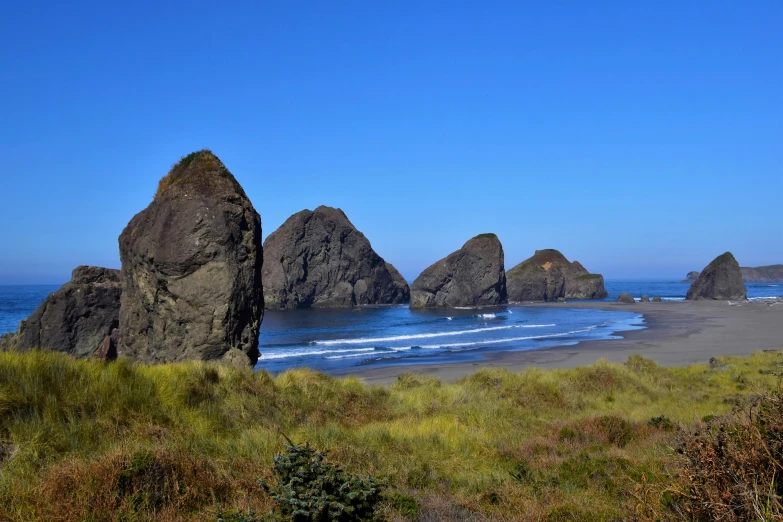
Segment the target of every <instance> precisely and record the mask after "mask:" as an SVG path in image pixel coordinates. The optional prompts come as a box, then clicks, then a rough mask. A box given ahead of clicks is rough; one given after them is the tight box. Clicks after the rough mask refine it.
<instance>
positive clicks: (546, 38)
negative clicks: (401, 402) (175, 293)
mask: <svg viewBox="0 0 783 522" xmlns="http://www.w3.org/2000/svg"><path fill="white" fill-rule="evenodd" d="M123 4H124V5H123ZM781 27H783V2H781V1H780V0H771V1H764V0H754V1H752V2H736V1H730V2H722V1H717V0H715V1H712V0H711V1H704V2H696V1H670V2H621V1H614V2H609V1H600V0H599V1H596V2H583V1H573V2H569V1H566V2H459V1H449V2H405V1H397V2H359V1H357V2H339V1H334V2H301V1H290V2H275V1H269V2H214V1H211V2H200V1H190V2H181V3H178V2H174V1H171V2H168V1H167V2H145V1H136V2H130V3H122V2H104V1H101V2H97V1H95V2H92V1H82V2H36V1H27V2H11V3H9V4H8V5H6V6H4V8H3V16H2V17H0V75H1V76H0V118H1V120H2V125H0V161H2V168H1V169H0V284H36V283H62V282H65V281H66V280H67V279H69V277H70V271H71V269H73V268H74V267H75V266H77V265H80V264H92V265H102V266H109V267H119V264H120V263H119V252H118V244H117V237H118V236H119V234H120V232H121V231H122V229H123V228H124V226H125V225H126V224H127V222H128V221H129V220H130V219H131V217H133V215H134V214H136V213H137V212H139V211H141V210H142V209H144V208H145V207H146V206H147V205H148V204H149V203H150V201H151V200H152V196H153V194H154V192H155V189H156V186H157V181H158V180H159V179H160V178H161V177H162V176H164V175H165V174H166V173H167V171H168V170H169V168H170V167H171V165H172V164H174V163H175V162H176V161H177V160H178V159H179V158H180V157H182V156H184V155H186V154H188V153H189V152H192V151H194V150H199V149H202V148H209V149H211V150H212V151H213V152H214V153H215V154H217V155H218V156H219V157H220V158H221V160H222V161H223V162H224V163H225V164H226V166H227V167H228V168H229V170H230V171H231V172H232V173H233V174H234V175H235V177H236V178H237V179H238V180H239V182H240V183H241V184H242V185H243V186H244V188H245V190H246V192H247V194H248V196H249V197H250V199H251V200H252V202H253V205H254V206H255V208H256V209H257V210H258V211H259V213H260V214H261V216H262V224H263V230H264V237H266V236H267V235H268V234H269V233H271V232H272V231H274V230H275V229H276V228H277V227H278V226H280V225H281V224H282V223H283V222H284V221H285V220H286V219H287V218H288V217H289V216H290V215H291V214H294V213H295V212H298V211H300V210H302V209H305V208H310V209H313V208H315V207H317V206H318V205H322V204H324V205H330V206H334V207H340V208H342V209H343V210H344V211H345V213H346V214H347V215H348V217H349V218H350V219H351V221H352V222H353V223H354V224H355V225H356V226H357V228H359V229H360V230H361V231H362V232H363V233H364V234H365V235H366V236H367V237H368V238H369V239H370V241H371V243H372V245H373V247H374V248H375V250H376V251H377V252H378V253H379V254H380V255H381V256H383V257H384V258H385V259H386V260H387V261H389V262H391V263H392V264H394V265H395V266H397V268H398V269H399V270H400V271H401V272H402V273H403V275H404V276H405V277H406V278H408V279H409V280H412V279H413V278H415V277H416V276H417V275H418V274H419V273H420V272H421V270H423V269H424V268H426V267H427V266H429V265H430V264H432V263H434V262H435V261H437V260H438V259H440V258H442V257H443V256H445V255H447V254H449V253H450V252H452V251H454V250H456V249H458V248H459V247H461V246H462V244H463V243H464V242H465V241H467V240H468V239H469V238H471V237H472V236H474V235H476V234H479V233H484V232H495V233H496V234H497V235H498V236H499V237H500V240H501V242H502V243H503V247H504V251H505V260H506V267H507V268H511V267H512V266H514V265H516V264H517V263H519V262H520V261H522V260H524V259H526V258H527V257H529V256H531V255H532V254H533V252H534V251H535V250H536V249H542V248H557V249H559V250H561V251H562V252H563V253H564V254H565V255H566V256H567V257H568V258H569V259H572V260H573V259H578V260H579V261H580V262H581V263H582V264H584V265H585V266H586V267H587V268H588V269H589V270H591V271H593V272H598V273H603V274H604V276H605V277H606V278H607V279H681V278H682V277H684V275H685V273H686V272H688V271H690V270H700V269H701V268H703V267H704V266H705V265H706V264H707V263H708V262H709V261H710V260H712V259H713V258H714V257H715V256H717V255H719V254H721V253H723V252H724V251H727V250H729V251H731V252H733V253H734V255H735V256H736V257H737V259H738V261H739V262H740V264H741V265H743V266H757V265H765V264H773V263H783V214H781V209H783V30H781Z"/></svg>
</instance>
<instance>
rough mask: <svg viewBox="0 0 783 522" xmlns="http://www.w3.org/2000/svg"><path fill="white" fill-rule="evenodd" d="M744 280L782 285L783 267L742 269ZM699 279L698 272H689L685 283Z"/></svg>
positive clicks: (744, 267)
mask: <svg viewBox="0 0 783 522" xmlns="http://www.w3.org/2000/svg"><path fill="white" fill-rule="evenodd" d="M740 273H741V274H742V280H743V281H744V282H745V283H780V282H783V265H768V266H757V267H747V266H743V267H740ZM698 277H699V273H698V272H688V275H687V277H686V278H685V280H684V281H683V283H692V282H694V281H696V279H697V278H698Z"/></svg>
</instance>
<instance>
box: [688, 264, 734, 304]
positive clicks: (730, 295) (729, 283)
mask: <svg viewBox="0 0 783 522" xmlns="http://www.w3.org/2000/svg"><path fill="white" fill-rule="evenodd" d="M747 295H748V294H747V290H746V288H745V284H744V283H743V282H742V273H741V272H740V266H739V263H737V260H736V259H734V256H733V255H732V254H731V252H726V253H725V254H722V255H720V256H718V257H716V258H715V259H714V260H713V261H712V263H710V264H709V265H707V267H706V268H705V269H704V270H702V271H701V273H700V274H699V277H698V278H697V279H696V281H694V282H693V284H692V285H691V287H690V288H689V289H688V294H687V295H686V297H685V298H686V299H687V300H689V301H698V300H700V299H733V300H739V299H745V298H746V297H747Z"/></svg>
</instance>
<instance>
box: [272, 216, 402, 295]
mask: <svg viewBox="0 0 783 522" xmlns="http://www.w3.org/2000/svg"><path fill="white" fill-rule="evenodd" d="M263 279H264V302H265V306H266V308H267V309H271V310H293V309H297V308H311V307H322V308H334V307H349V306H356V305H371V304H399V303H406V302H408V298H409V295H410V291H409V289H408V283H406V282H405V279H404V278H403V277H402V275H400V273H399V272H398V271H397V269H395V268H394V267H393V266H392V265H391V264H390V263H387V262H386V261H384V260H383V258H382V257H381V256H379V255H378V254H377V253H376V252H375V251H374V250H373V249H372V246H371V245H370V241H369V240H368V239H367V238H366V237H365V236H364V234H362V233H361V232H359V231H358V230H357V229H356V227H354V226H353V224H352V223H351V222H350V221H349V220H348V217H347V216H346V215H345V213H344V212H343V211H342V210H340V209H339V208H332V207H327V206H320V207H318V208H316V209H315V210H312V211H311V210H303V211H301V212H298V213H296V214H294V215H293V216H291V217H290V218H288V219H287V220H286V222H285V223H283V224H282V225H281V226H280V228H278V229H277V230H275V231H274V232H273V233H272V234H270V235H269V237H268V238H267V239H266V241H265V242H264V271H263Z"/></svg>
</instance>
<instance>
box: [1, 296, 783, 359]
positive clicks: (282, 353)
mask: <svg viewBox="0 0 783 522" xmlns="http://www.w3.org/2000/svg"><path fill="white" fill-rule="evenodd" d="M605 286H606V289H607V292H608V293H609V296H608V297H607V299H606V300H608V301H614V300H616V299H617V296H618V295H619V294H621V293H624V292H627V293H630V294H631V295H633V296H634V297H636V298H637V299H638V298H639V297H641V296H642V295H644V294H647V295H649V296H650V297H651V298H652V297H653V296H656V295H658V296H661V298H662V299H663V300H665V301H680V300H684V299H685V294H686V292H687V290H688V286H689V285H688V284H687V283H680V282H656V281H607V282H606V285H605ZM746 286H747V289H748V297H749V298H751V299H757V298H764V297H783V283H748V284H747V285H746ZM57 288H58V286H57V285H42V286H0V335H1V334H3V333H6V332H11V331H15V330H16V329H17V328H18V326H19V321H21V320H23V319H25V318H27V317H28V316H29V315H30V314H31V313H32V312H33V311H34V310H35V309H36V308H37V307H38V305H39V304H40V303H41V302H42V301H43V300H44V299H45V298H46V296H47V294H48V293H49V292H52V291H55V290H56V289H57ZM640 312H641V310H640ZM643 324H644V318H643V317H642V315H641V313H635V312H634V313H632V312H621V311H602V310H584V309H569V308H565V307H564V308H559V307H558V308H535V307H513V306H509V307H501V308H492V309H456V310H410V309H409V308H408V307H407V306H392V307H366V308H356V309H348V310H345V309H343V310H297V311H291V312H269V311H268V312H266V314H265V316H264V322H263V324H262V327H261V335H260V338H259V345H260V348H261V352H262V356H261V359H260V360H259V362H258V365H257V368H263V369H266V370H270V371H275V372H276V371H282V370H285V369H287V368H291V367H298V366H307V367H311V368H315V369H319V370H323V371H327V372H342V371H346V370H350V369H351V368H359V367H363V368H366V367H369V366H387V365H415V364H443V363H448V362H457V361H460V362H462V361H479V360H481V359H482V357H483V354H486V353H488V352H497V351H510V350H535V349H538V348H543V347H548V346H555V345H561V346H562V345H569V344H574V343H577V342H580V341H585V340H598V339H611V338H616V337H617V336H618V335H621V334H622V332H624V331H628V330H633V329H638V328H643V327H644V326H643Z"/></svg>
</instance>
